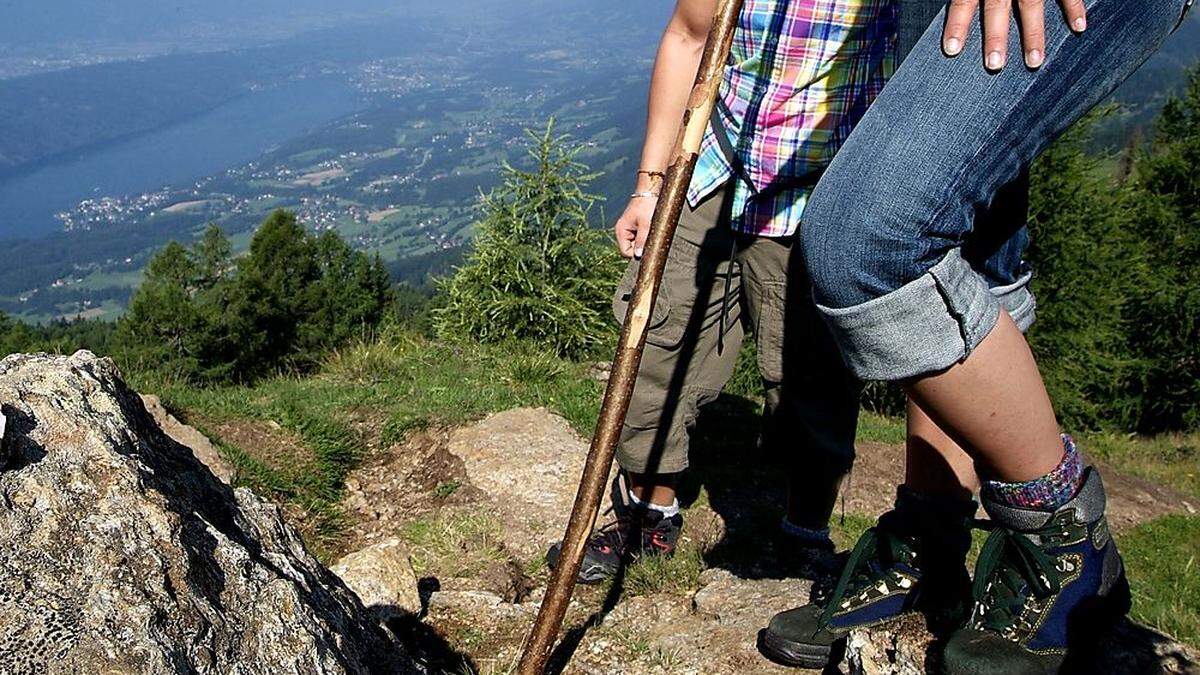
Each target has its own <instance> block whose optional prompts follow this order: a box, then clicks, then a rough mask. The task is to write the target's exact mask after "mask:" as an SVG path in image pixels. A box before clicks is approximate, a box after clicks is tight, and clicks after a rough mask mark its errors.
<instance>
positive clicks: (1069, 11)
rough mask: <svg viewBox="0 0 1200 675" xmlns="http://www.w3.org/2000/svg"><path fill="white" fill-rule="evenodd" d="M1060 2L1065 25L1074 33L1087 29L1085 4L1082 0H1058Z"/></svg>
mask: <svg viewBox="0 0 1200 675" xmlns="http://www.w3.org/2000/svg"><path fill="white" fill-rule="evenodd" d="M1059 2H1060V3H1062V8H1063V16H1064V17H1066V19H1067V25H1068V26H1070V27H1071V30H1073V31H1075V32H1076V33H1082V32H1083V31H1085V30H1087V6H1086V5H1084V4H1083V0H1059Z"/></svg>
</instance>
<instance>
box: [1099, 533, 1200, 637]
mask: <svg viewBox="0 0 1200 675" xmlns="http://www.w3.org/2000/svg"><path fill="white" fill-rule="evenodd" d="M1117 542H1118V544H1119V545H1120V547H1121V553H1122V555H1123V556H1124V558H1125V566H1126V569H1127V572H1128V574H1129V580H1130V585H1131V586H1132V588H1133V618H1134V619H1136V620H1137V621H1140V622H1142V623H1145V624H1147V625H1149V626H1151V627H1153V628H1155V629H1157V630H1160V631H1162V632H1164V633H1168V634H1170V635H1173V636H1175V637H1176V638H1178V639H1179V640H1181V641H1183V642H1186V643H1188V644H1190V645H1191V646H1193V647H1196V648H1200V518H1195V517H1189V516H1167V517H1165V518H1159V519H1158V520H1155V521H1152V522H1149V523H1145V524H1143V525H1140V526H1138V527H1136V528H1134V529H1133V530H1130V531H1127V532H1122V533H1121V534H1120V535H1118V537H1117Z"/></svg>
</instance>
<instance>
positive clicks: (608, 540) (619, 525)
mask: <svg viewBox="0 0 1200 675" xmlns="http://www.w3.org/2000/svg"><path fill="white" fill-rule="evenodd" d="M612 512H613V509H612V508H609V509H608V510H607V511H605V513H604V514H605V515H608V514H609V513H612ZM632 527H633V523H632V521H631V519H630V518H627V517H620V516H618V517H617V518H615V519H613V520H610V521H609V522H607V523H605V524H604V525H602V526H600V529H598V530H596V532H595V533H594V534H592V537H591V538H590V539H589V540H588V546H591V547H594V548H599V549H601V550H603V549H605V548H607V549H608V550H609V551H613V552H616V553H617V554H618V555H623V554H624V550H623V548H624V546H625V539H626V534H627V533H628V531H629V530H630V529H631V528H632ZM605 552H608V551H605Z"/></svg>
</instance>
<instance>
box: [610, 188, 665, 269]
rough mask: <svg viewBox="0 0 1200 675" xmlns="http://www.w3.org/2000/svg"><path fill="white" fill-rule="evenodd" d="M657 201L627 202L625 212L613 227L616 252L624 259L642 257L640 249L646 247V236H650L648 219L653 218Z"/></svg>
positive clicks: (647, 198)
mask: <svg viewBox="0 0 1200 675" xmlns="http://www.w3.org/2000/svg"><path fill="white" fill-rule="evenodd" d="M656 204H658V200H657V199H654V198H651V197H634V198H633V199H630V200H629V205H628V206H626V207H625V212H624V213H622V214H621V217H620V218H618V219H617V224H616V225H614V226H613V233H614V234H615V235H616V236H617V250H619V251H620V252H621V255H623V256H625V257H626V258H640V257H642V249H643V248H645V246H646V236H647V235H649V234H650V219H651V218H652V217H654V207H655V205H656Z"/></svg>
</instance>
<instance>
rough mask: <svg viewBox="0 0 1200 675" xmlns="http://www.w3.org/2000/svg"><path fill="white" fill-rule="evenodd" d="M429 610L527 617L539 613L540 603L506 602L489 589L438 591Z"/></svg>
mask: <svg viewBox="0 0 1200 675" xmlns="http://www.w3.org/2000/svg"><path fill="white" fill-rule="evenodd" d="M429 611H430V612H431V613H445V612H453V613H457V614H461V615H464V616H470V617H477V618H483V617H484V616H486V617H489V618H493V619H495V618H526V617H532V616H534V615H536V614H537V611H538V605H537V604H536V603H521V604H517V603H511V602H506V601H505V600H504V598H502V597H500V596H499V595H496V594H495V593H489V592H488V591H437V592H435V593H434V594H433V595H432V596H430V598H429Z"/></svg>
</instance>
